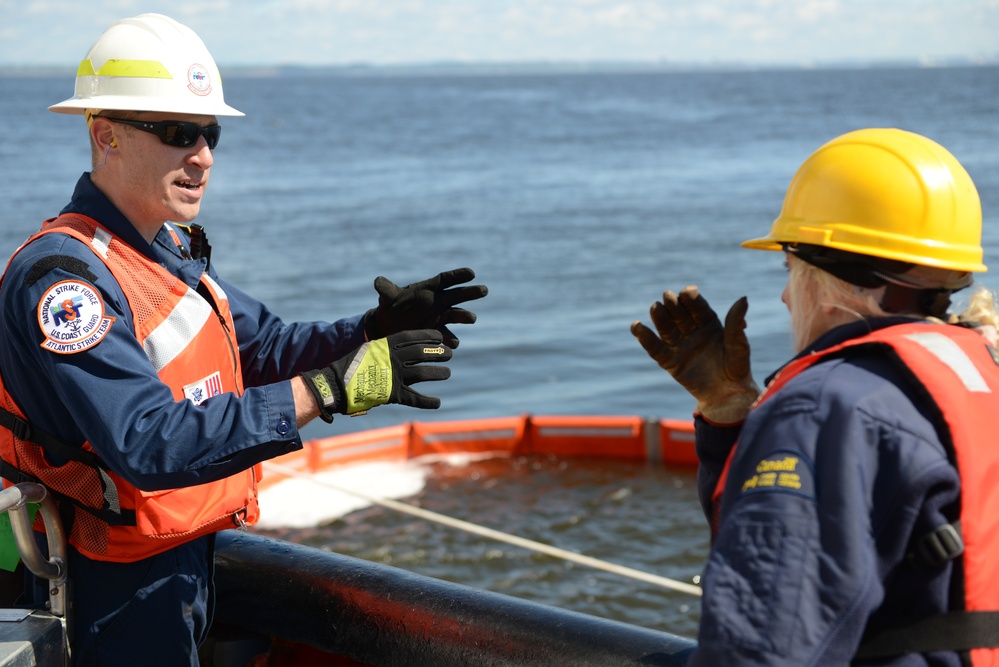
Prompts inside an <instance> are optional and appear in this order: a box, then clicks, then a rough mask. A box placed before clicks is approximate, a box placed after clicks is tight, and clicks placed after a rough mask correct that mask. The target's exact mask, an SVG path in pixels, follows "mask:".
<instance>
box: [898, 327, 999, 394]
mask: <svg viewBox="0 0 999 667" xmlns="http://www.w3.org/2000/svg"><path fill="white" fill-rule="evenodd" d="M906 338H908V339H909V340H911V341H913V342H914V343H919V344H920V345H922V346H923V347H924V348H926V350H927V351H929V352H930V353H931V354H932V355H933V356H935V357H936V358H937V359H939V360H940V361H941V362H943V363H944V364H946V365H947V367H948V368H950V369H951V370H952V371H954V375H956V376H957V377H958V379H959V380H961V382H962V383H963V384H964V386H965V388H966V389H967V390H968V391H974V392H980V393H983V394H988V393H991V392H992V390H991V389H989V385H988V383H986V382H985V378H983V377H982V374H981V373H979V372H978V369H977V368H975V364H974V362H972V361H971V359H969V358H968V355H967V354H965V353H964V350H962V349H961V347H960V346H959V345H958V344H957V343H955V342H954V341H953V340H951V339H950V338H948V337H947V336H945V335H943V334H942V333H936V332H928V333H914V334H909V335H907V336H906ZM984 344H985V342H984V340H983V341H982V345H984Z"/></svg>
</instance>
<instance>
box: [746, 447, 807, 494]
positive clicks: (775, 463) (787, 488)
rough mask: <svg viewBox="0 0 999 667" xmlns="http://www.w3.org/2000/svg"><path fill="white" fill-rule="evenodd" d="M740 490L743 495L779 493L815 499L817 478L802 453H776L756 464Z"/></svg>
mask: <svg viewBox="0 0 999 667" xmlns="http://www.w3.org/2000/svg"><path fill="white" fill-rule="evenodd" d="M739 490H740V492H741V493H742V494H747V493H759V492H761V491H770V492H774V491H777V492H783V493H793V494H796V495H801V496H806V497H808V498H814V497H815V476H814V474H813V473H812V466H811V463H810V462H809V461H807V460H806V459H804V458H802V456H801V454H800V452H790V451H788V452H774V453H773V454H771V455H769V456H767V457H765V458H764V459H762V460H761V461H760V462H759V463H757V464H756V468H755V469H754V470H753V472H752V474H750V475H749V476H747V477H746V479H744V480H743V482H742V484H741V485H740V489H739Z"/></svg>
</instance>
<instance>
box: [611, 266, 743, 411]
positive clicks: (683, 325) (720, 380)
mask: <svg viewBox="0 0 999 667" xmlns="http://www.w3.org/2000/svg"><path fill="white" fill-rule="evenodd" d="M748 308H749V302H748V300H747V299H746V297H742V298H741V299H739V300H738V301H736V302H735V303H734V304H732V307H731V308H730V309H729V311H728V315H726V316H725V326H724V327H723V326H722V323H721V321H719V319H718V315H716V314H715V311H714V310H712V309H711V306H709V305H708V302H707V300H706V299H705V298H704V297H702V296H701V295H700V294H699V293H698V291H697V287H696V286H694V285H690V286H687V287H684V288H683V289H682V290H680V294H679V296H678V295H676V294H675V293H673V292H671V291H667V292H664V293H663V300H662V302H656V303H654V304H652V308H651V309H650V310H649V314H650V315H651V317H652V322H653V324H654V325H655V327H656V329H657V330H658V332H659V334H658V335H656V334H655V333H653V331H652V330H651V329H649V328H648V327H647V326H645V325H644V324H642V323H641V322H634V323H633V324H632V325H631V333H632V334H634V335H635V338H637V339H638V342H639V343H641V344H642V347H643V348H645V351H646V352H648V354H649V356H650V357H652V359H654V360H655V361H656V363H658V364H659V365H660V366H661V367H662V368H663V369H664V370H665V371H666V372H668V373H669V374H670V375H672V376H673V378H674V379H675V380H676V381H677V382H679V383H680V384H681V385H683V387H684V388H685V389H686V390H687V391H689V392H690V394H691V395H692V396H693V397H694V398H696V399H697V407H696V408H695V412H696V413H700V414H701V415H703V416H704V418H705V419H707V420H708V421H711V422H714V423H716V424H734V423H737V422H740V421H742V420H743V419H745V417H746V414H748V413H749V408H750V406H751V405H752V404H753V402H754V401H755V400H756V398H757V397H758V396H759V395H760V389H759V387H757V386H756V383H755V382H754V381H753V375H752V371H751V370H750V364H749V341H748V340H747V339H746V332H745V329H746V310H747V309H748Z"/></svg>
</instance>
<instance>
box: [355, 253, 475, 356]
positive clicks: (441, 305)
mask: <svg viewBox="0 0 999 667" xmlns="http://www.w3.org/2000/svg"><path fill="white" fill-rule="evenodd" d="M474 277H475V272H474V271H472V270H471V269H455V270H453V271H445V272H444V273H439V274H437V275H436V276H434V277H433V278H429V279H427V280H423V281H421V282H418V283H413V284H412V285H406V286H405V287H399V286H398V285H396V284H395V283H393V282H392V281H391V280H389V279H388V278H386V277H384V276H378V277H377V278H375V290H376V291H377V292H378V307H377V308H372V309H371V310H369V311H368V312H367V313H365V314H364V331H365V333H367V334H368V339H369V340H373V339H375V338H382V337H384V336H389V335H391V334H394V333H396V332H399V331H406V330H408V329H437V330H438V331H440V332H441V335H442V336H443V342H444V344H445V345H447V346H448V347H450V348H452V349H453V348H456V347H458V337H457V336H455V335H454V334H453V333H451V331H450V330H449V329H448V328H447V325H448V324H472V323H474V322H475V313H473V312H470V311H468V310H465V309H464V308H455V307H454V306H455V305H456V304H459V303H464V302H465V301H471V300H473V299H481V298H482V297H484V296H485V295H486V294H487V293H488V292H489V290H488V289H486V286H485V285H466V286H465V287H455V288H454V289H449V288H452V287H454V286H455V285H460V284H462V283H467V282H468V281H469V280H471V279H473V278H474Z"/></svg>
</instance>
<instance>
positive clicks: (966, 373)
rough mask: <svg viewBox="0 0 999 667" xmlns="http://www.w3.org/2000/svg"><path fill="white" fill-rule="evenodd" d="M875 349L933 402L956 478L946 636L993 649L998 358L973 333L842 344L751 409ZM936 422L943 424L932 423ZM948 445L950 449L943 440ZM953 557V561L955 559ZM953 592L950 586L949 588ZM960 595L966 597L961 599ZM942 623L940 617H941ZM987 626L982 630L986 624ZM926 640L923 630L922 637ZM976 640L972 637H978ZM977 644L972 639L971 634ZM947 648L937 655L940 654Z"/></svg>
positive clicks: (990, 654) (913, 329) (716, 503)
mask: <svg viewBox="0 0 999 667" xmlns="http://www.w3.org/2000/svg"><path fill="white" fill-rule="evenodd" d="M872 348H874V349H876V350H878V352H879V353H882V354H885V353H887V354H889V355H892V356H893V357H894V358H895V359H896V360H897V361H899V362H900V363H899V367H900V368H902V369H903V370H906V372H907V373H908V374H909V375H910V376H911V378H912V380H913V381H914V382H916V383H917V384H918V386H920V387H922V389H923V390H924V391H925V392H926V393H927V394H928V395H929V396H930V397H931V398H932V399H933V401H934V403H935V404H936V405H937V407H938V408H939V410H940V415H939V417H940V418H942V424H940V423H938V431H939V430H941V429H940V427H941V426H942V427H943V432H942V433H941V438H942V439H943V440H945V442H944V443H943V444H944V446H945V447H946V448H947V449H948V451H949V452H950V458H951V461H952V463H954V465H955V466H956V467H957V470H958V473H959V475H960V477H961V509H960V523H959V526H960V539H959V540H958V541H959V542H960V541H961V540H963V546H964V551H963V553H962V554H960V558H961V559H962V564H963V567H962V568H960V569H956V570H955V572H958V571H963V581H962V582H957V585H958V588H957V590H958V591H959V592H961V595H960V596H959V599H960V600H961V601H962V602H963V609H961V610H955V611H957V612H986V613H982V614H978V615H977V618H972V617H973V616H976V615H975V614H971V615H968V614H963V615H962V614H960V613H959V614H958V615H951V616H950V618H947V619H946V620H947V622H948V623H954V625H953V626H951V625H948V626H947V627H948V630H947V632H941V633H940V634H943V635H949V636H953V634H954V631H955V628H956V630H957V631H959V630H961V629H963V628H962V626H963V627H965V628H966V627H968V626H970V625H978V626H981V627H984V628H986V633H987V632H989V631H991V634H992V639H990V640H987V642H986V643H976V644H974V645H977V646H982V645H986V646H995V645H996V639H995V637H996V636H997V635H999V625H995V624H996V623H999V617H997V615H996V614H997V612H999V484H997V483H996V480H997V479H999V446H996V415H997V414H999V352H997V351H996V350H995V349H994V348H992V347H991V346H990V345H989V344H988V343H987V342H986V341H985V339H984V338H982V336H980V335H979V334H977V333H975V332H974V331H972V330H970V329H965V328H963V327H957V326H951V325H944V324H927V323H912V324H901V325H896V326H890V327H886V328H883V329H879V330H877V331H874V332H872V333H870V334H867V335H865V336H862V337H860V338H855V339H852V340H849V341H846V342H844V343H842V344H840V345H837V346H834V347H831V348H829V349H825V350H821V351H819V352H817V353H815V354H810V355H807V356H804V357H800V358H798V359H795V360H794V361H792V362H790V363H789V364H788V365H787V366H785V367H784V368H782V369H781V371H780V372H779V373H778V375H777V376H776V377H775V378H774V379H773V381H771V383H770V384H769V385H768V386H767V388H766V390H765V391H764V393H763V395H762V396H761V397H760V398H759V400H758V401H757V403H756V406H759V405H760V404H761V403H762V402H764V401H766V400H767V399H768V398H770V397H772V396H774V395H775V394H776V393H777V392H779V391H780V390H781V389H782V388H783V387H784V386H785V385H786V384H787V383H788V382H790V381H791V380H792V379H793V378H794V377H795V376H797V375H798V374H800V373H801V372H802V371H804V370H805V369H807V368H809V367H810V366H813V365H814V364H817V363H819V362H820V361H822V360H824V359H828V358H830V357H836V356H849V355H851V354H860V353H863V350H865V349H867V350H870V349H872ZM934 421H935V422H940V421H941V419H935V420H934ZM948 439H949V442H947V441H946V440H948ZM737 447H738V443H736V446H735V447H733V448H732V451H731V452H730V453H729V457H728V460H727V461H726V464H725V468H724V470H723V472H722V474H721V476H720V478H719V480H718V483H717V485H716V487H715V490H714V494H713V497H712V498H713V507H714V513H715V528H716V529H717V512H718V508H719V507H720V505H721V499H722V493H723V491H724V488H725V480H726V478H727V477H728V470H729V467H730V465H731V463H732V459H733V456H734V453H735V450H736V448H737ZM955 556H956V554H955ZM953 586H954V584H952V587H953ZM962 589H963V591H962ZM940 618H944V617H940ZM983 621H984V623H983ZM920 631H921V632H924V633H928V632H931V631H932V630H930V629H929V626H928V625H927V626H926V627H925V628H921V629H920ZM975 632H977V630H976V631H975ZM969 634H970V635H972V636H974V632H972V633H969ZM946 648H952V647H940V648H939V649H938V650H944V649H946ZM971 658H972V664H974V665H976V666H977V665H999V650H997V649H994V648H977V649H974V650H972V651H971Z"/></svg>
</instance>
